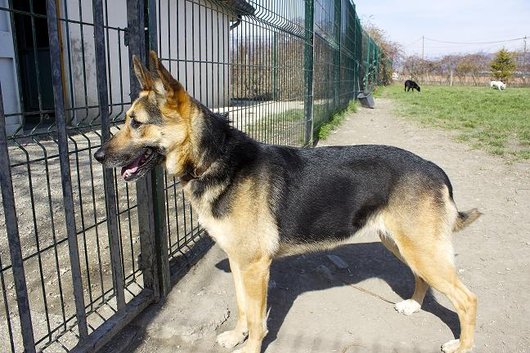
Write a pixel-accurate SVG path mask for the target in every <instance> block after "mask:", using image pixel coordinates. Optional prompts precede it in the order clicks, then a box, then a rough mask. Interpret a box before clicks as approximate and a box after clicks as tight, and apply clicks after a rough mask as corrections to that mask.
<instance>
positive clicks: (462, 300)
mask: <svg viewBox="0 0 530 353" xmlns="http://www.w3.org/2000/svg"><path fill="white" fill-rule="evenodd" d="M151 64H152V70H151V71H149V70H147V69H146V68H145V67H144V66H142V64H141V63H140V62H139V61H138V60H137V59H136V58H135V60H134V69H135V72H136V75H137V77H138V79H139V81H140V83H141V86H142V92H141V93H140V96H139V98H138V99H137V100H136V101H134V102H133V104H132V106H131V108H130V109H129V111H128V112H127V118H126V121H125V126H124V127H123V129H121V130H120V131H119V132H118V133H117V134H116V135H114V137H113V138H112V139H110V140H109V141H107V142H106V143H105V144H104V145H103V146H102V147H101V149H99V150H98V151H97V152H96V154H95V157H96V159H97V160H98V161H100V162H102V163H104V164H105V166H107V167H122V170H121V173H122V176H123V178H124V179H125V180H127V181H132V180H135V179H137V178H139V177H141V176H142V175H144V174H145V173H146V172H147V171H149V170H150V169H152V168H153V167H154V166H156V165H159V164H161V165H163V166H164V167H165V168H166V170H167V172H168V173H170V174H172V175H176V176H178V177H179V178H180V180H181V184H182V187H183V189H184V191H185V193H186V195H187V197H189V200H190V201H191V203H192V205H193V207H194V208H195V210H196V211H197V213H198V214H199V222H200V223H201V224H202V226H203V227H204V228H205V229H206V230H207V231H208V233H209V234H210V236H212V237H213V238H214V239H215V241H216V242H217V244H219V246H220V247H221V248H222V249H223V250H224V251H225V252H226V253H227V255H228V259H229V262H230V268H231V270H232V274H233V277H234V281H235V287H236V293H237V306H238V310H239V314H238V321H237V324H236V327H235V328H234V329H233V330H231V331H227V332H225V333H222V334H221V335H219V336H218V339H217V341H218V343H219V344H221V345H222V346H225V347H230V348H231V347H235V346H237V345H238V344H241V343H242V342H244V341H245V340H247V342H246V344H245V345H244V346H243V347H242V348H240V349H238V350H236V352H246V353H258V352H260V350H261V344H262V340H263V338H264V337H265V335H266V334H267V327H266V307H267V304H266V303H267V285H268V280H269V267H270V264H271V261H272V259H273V258H275V257H277V256H280V255H284V254H288V253H293V252H302V251H308V250H318V249H323V248H330V247H333V246H335V245H338V244H340V243H341V242H344V241H347V240H348V239H349V238H351V237H352V236H354V235H355V234H356V233H358V232H359V231H361V230H369V231H373V232H376V233H377V234H379V237H380V238H381V240H382V242H383V244H384V245H385V246H386V247H387V248H388V249H389V250H390V251H391V252H392V253H394V255H396V256H397V257H398V258H399V259H401V260H402V261H403V262H404V263H406V264H407V265H408V266H410V268H411V269H412V271H413V273H414V275H415V278H416V288H415V291H414V294H413V296H412V298H411V299H408V300H405V301H403V302H400V303H398V304H396V310H397V311H399V312H401V313H404V314H406V315H410V314H412V313H414V312H416V311H418V310H419V309H420V307H421V304H422V301H423V298H424V296H425V293H426V291H427V289H428V288H429V286H432V287H434V288H435V289H437V290H439V291H440V292H442V293H444V294H445V295H446V296H447V297H448V298H449V299H450V300H451V302H452V303H453V305H454V306H455V307H456V310H457V312H458V317H459V319H460V326H461V335H460V339H459V340H452V341H450V342H448V343H446V344H444V345H443V346H442V350H443V351H444V352H460V353H463V352H468V351H470V350H471V348H472V346H473V331H474V327H475V316H476V305H477V304H476V303H477V301H476V297H475V295H474V294H473V293H471V292H470V291H469V290H468V289H467V288H466V287H465V286H464V285H463V284H462V282H461V281H460V279H459V278H458V276H457V273H456V271H455V265H454V262H453V257H454V254H453V246H452V243H451V238H452V233H453V232H454V231H458V230H460V229H462V228H464V227H465V226H467V225H468V224H470V223H471V222H473V221H474V220H475V219H476V218H477V217H478V216H479V215H480V213H479V212H478V211H477V210H476V209H473V210H471V211H468V212H459V211H458V210H457V208H456V206H455V203H454V201H453V189H452V187H451V183H450V182H449V179H448V177H447V175H446V174H445V173H444V172H443V170H442V169H440V168H439V167H438V166H436V165H435V164H433V163H431V162H428V161H426V160H424V159H422V158H420V157H418V156H416V155H414V154H412V153H410V152H407V151H404V150H401V149H399V148H395V147H389V146H379V145H364V146H345V147H323V148H311V149H299V148H291V147H284V146H273V145H267V144H262V143H259V142H257V141H255V140H253V139H251V138H249V137H248V136H247V135H245V134H244V133H243V132H241V131H239V130H237V129H235V128H233V127H231V126H230V125H229V123H228V121H227V119H226V117H224V116H221V115H218V114H215V113H213V112H211V111H210V110H208V108H206V107H205V106H203V105H202V104H200V103H199V102H197V101H196V100H194V99H193V98H191V97H190V96H189V95H188V94H187V93H186V91H185V90H184V89H183V87H182V85H181V84H180V83H179V82H177V81H176V80H175V79H174V78H173V77H172V76H171V75H170V73H169V72H168V71H167V70H166V69H165V68H164V66H162V64H161V62H160V61H159V60H158V58H157V56H156V54H154V53H151Z"/></svg>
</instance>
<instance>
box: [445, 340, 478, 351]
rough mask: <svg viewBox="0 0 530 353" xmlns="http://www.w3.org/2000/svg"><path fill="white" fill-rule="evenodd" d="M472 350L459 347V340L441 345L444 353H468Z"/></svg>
mask: <svg viewBox="0 0 530 353" xmlns="http://www.w3.org/2000/svg"><path fill="white" fill-rule="evenodd" d="M471 349H472V348H463V347H461V346H460V340H451V341H449V342H446V343H444V344H443V345H442V352H444V353H469V352H471Z"/></svg>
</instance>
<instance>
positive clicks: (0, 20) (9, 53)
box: [0, 0, 22, 135]
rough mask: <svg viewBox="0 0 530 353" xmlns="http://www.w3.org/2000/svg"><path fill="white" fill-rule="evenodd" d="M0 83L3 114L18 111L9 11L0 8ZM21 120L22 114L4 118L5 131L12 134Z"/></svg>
mask: <svg viewBox="0 0 530 353" xmlns="http://www.w3.org/2000/svg"><path fill="white" fill-rule="evenodd" d="M0 6H2V7H8V2H7V0H0ZM0 83H1V84H2V96H3V104H4V113H5V114H13V113H15V114H17V113H20V111H21V109H20V97H19V91H18V81H17V75H16V67H15V50H14V46H13V36H12V33H11V20H10V17H9V13H8V12H6V11H1V10H0ZM21 122H22V116H21V115H17V116H10V117H7V118H6V132H7V134H8V135H12V134H13V133H14V132H15V131H16V129H17V128H18V127H19V126H20V124H21Z"/></svg>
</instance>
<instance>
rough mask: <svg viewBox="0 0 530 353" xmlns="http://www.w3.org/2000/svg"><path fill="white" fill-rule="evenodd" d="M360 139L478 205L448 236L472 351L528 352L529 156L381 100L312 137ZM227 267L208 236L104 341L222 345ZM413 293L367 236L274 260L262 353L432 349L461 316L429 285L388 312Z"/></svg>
mask: <svg viewBox="0 0 530 353" xmlns="http://www.w3.org/2000/svg"><path fill="white" fill-rule="evenodd" d="M362 143H378V144H388V145H394V146H398V147H402V148H405V149H408V150H411V151H412V152H415V153H417V154H419V155H420V156H423V157H424V158H426V159H429V160H432V161H434V162H436V163H437V164H438V165H440V166H441V167H442V168H444V169H445V171H446V172H447V174H448V175H449V177H450V178H451V181H452V183H453V186H454V193H455V201H456V203H457V205H458V206H459V208H460V209H462V210H466V209H469V208H472V207H478V208H479V209H480V210H481V211H482V212H483V213H484V216H483V217H481V218H480V219H479V220H478V221H477V222H475V223H474V224H473V225H472V226H470V227H469V228H467V229H466V230H464V231H463V232H461V233H458V234H457V235H455V249H456V252H457V254H456V255H457V257H456V262H457V266H458V269H459V273H460V275H461V277H462V278H463V281H464V283H465V284H466V285H467V286H468V287H469V288H470V289H471V290H472V291H474V292H475V293H476V294H477V295H478V298H479V311H478V320H477V329H476V349H475V352H483V353H484V352H486V353H489V352H491V353H499V352H507V353H508V352H509V353H522V352H530V348H529V347H530V320H529V319H528V318H529V317H530V310H529V309H530V304H529V302H528V298H529V294H528V293H530V275H529V272H528V268H530V217H529V215H528V212H529V210H530V182H529V181H530V164H528V163H513V164H508V163H507V162H506V161H504V160H503V159H501V158H499V157H495V156H491V155H488V154H486V153H484V152H482V151H477V150H472V149H471V148H470V147H468V146H466V145H463V144H461V143H457V142H455V141H454V140H453V139H452V138H451V133H450V132H447V131H440V130H435V129H431V128H425V127H420V126H418V125H416V124H415V123H411V122H409V121H406V120H404V119H401V118H398V117H396V116H395V114H394V110H393V105H392V101H390V100H386V99H377V100H376V109H373V110H369V109H362V108H361V109H359V112H358V113H356V114H354V115H351V116H350V117H349V118H348V119H347V120H346V121H345V122H344V124H343V125H342V126H341V128H340V129H339V131H337V132H335V133H333V134H332V135H331V136H330V137H329V138H328V139H327V140H326V141H323V142H321V143H320V145H344V144H362ZM330 255H331V256H330ZM334 256H335V257H334ZM337 257H338V258H339V260H337ZM340 260H342V261H343V262H344V263H341V261H340ZM344 267H347V268H344ZM227 268H228V265H227V260H226V257H225V256H224V254H223V253H222V251H220V250H219V248H218V247H217V246H214V248H213V249H212V250H211V251H210V252H209V253H208V254H207V255H206V256H205V257H204V258H203V259H202V260H201V261H200V262H199V263H198V264H197V265H196V266H195V267H194V268H193V269H192V270H191V272H190V274H189V275H187V276H186V277H185V278H184V279H183V280H182V281H181V282H179V283H178V284H177V285H176V286H175V287H174V288H173V290H172V292H171V293H170V295H169V297H168V299H167V300H166V302H165V303H163V304H160V305H159V306H157V307H154V308H152V309H151V310H149V311H147V312H146V313H145V314H143V315H142V317H141V318H140V319H139V320H137V321H136V322H135V323H133V324H132V325H130V327H129V330H128V331H126V332H124V333H123V335H122V340H121V341H120V340H116V341H115V343H114V346H113V347H109V349H111V350H114V351H116V348H117V347H127V348H126V350H125V351H128V352H131V351H134V352H137V353H151V352H157V353H165V352H168V353H169V352H197V353H202V352H212V353H217V352H229V350H226V349H222V348H220V347H218V346H216V345H215V343H214V342H215V335H216V334H217V333H219V332H222V331H224V330H226V329H228V328H231V326H232V325H234V323H235V318H234V316H235V315H234V309H235V299H234V289H233V285H232V279H231V275H230V273H229V271H228V269H227ZM412 291H413V278H412V275H411V273H410V271H409V270H408V269H407V268H406V267H405V266H404V265H402V264H401V263H400V262H399V261H398V260H396V259H395V258H394V257H393V256H392V255H391V254H390V253H389V252H388V251H386V249H385V248H384V247H383V246H382V245H381V244H380V243H379V242H378V241H377V239H376V237H375V236H374V237H369V236H363V237H359V238H356V239H354V240H353V241H352V242H351V243H349V244H346V245H344V246H341V247H339V248H337V249H335V250H333V251H330V252H328V253H318V254H310V255H303V256H293V257H288V258H285V259H281V260H278V261H276V262H275V263H274V264H273V267H272V274H271V284H270V291H269V307H270V316H269V321H268V326H269V335H268V337H267V338H266V341H265V342H266V343H265V345H264V350H263V351H264V352H266V353H280V352H282V353H286V352H287V353H291V352H292V353H295V352H300V353H309V352H314V353H327V352H338V353H354V352H355V353H364V352H366V353H368V352H370V353H375V352H379V353H387V352H399V353H408V352H411V353H412V352H414V353H416V352H421V353H424V352H439V347H440V345H441V344H442V343H444V342H446V341H448V340H450V339H452V338H453V335H454V333H455V332H458V330H459V328H458V319H457V316H456V314H455V312H454V311H453V308H452V306H451V305H450V303H449V302H448V301H447V299H446V298H445V297H444V296H441V295H439V294H438V293H436V292H433V293H432V294H430V295H429V296H428V297H427V298H426V302H425V303H424V306H423V310H422V311H420V312H419V313H416V314H414V315H413V316H411V317H405V316H403V315H401V314H398V313H396V312H395V311H394V309H393V303H395V302H398V301H401V300H402V298H408V297H409V296H410V295H411V293H412ZM124 342H125V343H124ZM126 343H127V344H128V346H127V344H126Z"/></svg>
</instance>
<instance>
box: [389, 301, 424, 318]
mask: <svg viewBox="0 0 530 353" xmlns="http://www.w3.org/2000/svg"><path fill="white" fill-rule="evenodd" d="M394 309H396V311H397V312H398V313H402V314H404V315H407V316H408V315H412V314H414V313H417V312H418V311H420V309H421V305H420V303H418V302H417V301H415V300H414V299H407V300H403V301H402V302H399V303H396V305H394Z"/></svg>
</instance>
